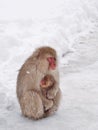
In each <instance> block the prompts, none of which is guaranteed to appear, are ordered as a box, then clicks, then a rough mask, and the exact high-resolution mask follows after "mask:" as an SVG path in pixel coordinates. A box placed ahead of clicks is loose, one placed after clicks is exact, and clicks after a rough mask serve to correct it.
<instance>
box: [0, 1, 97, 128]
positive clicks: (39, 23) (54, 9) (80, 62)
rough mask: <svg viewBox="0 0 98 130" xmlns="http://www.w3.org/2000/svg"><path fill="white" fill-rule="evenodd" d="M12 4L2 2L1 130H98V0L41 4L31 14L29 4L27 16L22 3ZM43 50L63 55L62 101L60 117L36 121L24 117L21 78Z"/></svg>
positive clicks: (0, 3) (60, 61)
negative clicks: (19, 94)
mask: <svg viewBox="0 0 98 130" xmlns="http://www.w3.org/2000/svg"><path fill="white" fill-rule="evenodd" d="M2 2H3V3H2ZM7 2H8V1H6V0H4V1H0V72H1V73H0V130H40V129H41V130H51V129H53V130H60V129H62V130H98V112H97V111H98V1H97V0H85V1H82V0H62V1H61V2H60V1H58V0H57V1H56V0H50V2H45V1H44V0H42V3H39V4H37V3H36V4H35V5H34V2H33V4H32V6H33V7H34V10H33V11H32V10H31V8H32V6H29V5H31V4H30V2H31V1H30V0H29V1H28V3H29V5H28V3H26V1H24V3H25V4H24V5H23V10H22V11H23V12H21V11H20V12H19V10H18V9H21V5H22V2H23V0H20V1H19V0H17V2H16V3H13V1H12V0H9V3H7ZM18 2H20V7H19V8H18ZM37 2H39V1H38V0H37ZM44 2H45V3H44ZM53 2H54V3H53ZM10 4H11V5H10ZM43 4H44V6H42V5H43ZM9 5H10V6H9ZM26 5H27V6H28V8H29V7H30V8H29V10H26V11H27V13H26V11H25V6H26ZM37 5H38V6H37ZM14 7H15V8H14ZM35 7H36V8H35ZM39 7H40V9H39ZM43 7H44V8H43ZM16 8H18V9H17V11H16V12H17V13H16V12H15V9H16ZM36 11H38V12H37V14H36V15H35V12H36ZM30 12H32V13H30ZM39 13H40V14H39ZM45 13H46V14H45ZM13 14H15V15H14V16H13ZM22 14H24V15H22ZM28 14H29V15H28ZM22 16H23V17H22ZM27 16H28V17H27ZM20 18H21V19H20ZM29 18H31V19H29ZM9 19H10V20H9ZM19 19H20V20H19ZM24 19H25V20H24ZM42 45H49V46H52V47H54V48H55V49H56V50H57V52H58V55H59V63H60V66H59V68H60V87H61V90H62V95H63V96H62V102H61V106H60V109H59V111H58V112H57V113H56V114H55V115H53V116H52V117H49V118H46V119H42V120H39V121H33V120H29V119H27V118H24V117H23V116H22V115H21V113H20V108H19V104H18V102H17V98H16V78H17V74H18V70H19V68H20V67H21V65H22V64H23V62H24V61H25V59H26V58H27V57H28V56H29V55H30V54H31V53H32V52H33V51H34V49H35V48H36V47H39V46H42Z"/></svg>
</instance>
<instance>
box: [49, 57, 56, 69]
mask: <svg viewBox="0 0 98 130" xmlns="http://www.w3.org/2000/svg"><path fill="white" fill-rule="evenodd" d="M47 61H48V62H49V69H52V70H55V68H56V58H55V57H52V56H50V57H48V58H47Z"/></svg>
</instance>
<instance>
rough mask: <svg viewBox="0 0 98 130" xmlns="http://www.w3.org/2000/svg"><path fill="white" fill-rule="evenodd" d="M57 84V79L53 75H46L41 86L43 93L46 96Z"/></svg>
mask: <svg viewBox="0 0 98 130" xmlns="http://www.w3.org/2000/svg"><path fill="white" fill-rule="evenodd" d="M54 84H55V80H54V78H53V76H52V75H46V76H45V77H44V78H43V79H42V80H41V82H40V87H41V91H42V95H44V96H45V97H46V98H48V97H47V93H48V91H49V90H50V89H51V88H53V86H54Z"/></svg>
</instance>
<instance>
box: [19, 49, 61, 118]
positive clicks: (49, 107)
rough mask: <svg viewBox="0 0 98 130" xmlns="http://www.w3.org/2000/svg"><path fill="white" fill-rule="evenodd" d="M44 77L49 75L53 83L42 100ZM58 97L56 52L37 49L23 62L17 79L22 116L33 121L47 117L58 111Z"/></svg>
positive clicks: (59, 93) (59, 92)
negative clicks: (41, 85)
mask: <svg viewBox="0 0 98 130" xmlns="http://www.w3.org/2000/svg"><path fill="white" fill-rule="evenodd" d="M46 75H51V76H52V77H53V78H54V79H53V80H54V81H55V83H54V85H53V87H52V88H51V89H50V90H48V93H47V98H44V97H43V94H42V91H41V87H40V84H41V82H42V79H43V78H44V77H45V76H46ZM60 96H61V91H60V88H59V72H58V66H57V54H56V51H55V50H54V49H53V48H51V47H41V48H38V49H37V50H36V51H35V52H34V53H33V54H32V55H31V56H30V57H29V58H28V59H27V60H26V61H25V63H24V64H23V66H22V67H21V69H20V71H19V74H18V77H17V97H18V100H19V104H20V107H21V111H22V114H23V115H24V116H27V117H29V118H33V119H40V118H43V117H47V116H49V115H51V114H53V113H54V112H55V111H56V110H57V109H58V106H59V102H60Z"/></svg>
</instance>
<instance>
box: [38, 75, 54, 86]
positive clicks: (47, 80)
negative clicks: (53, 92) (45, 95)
mask: <svg viewBox="0 0 98 130" xmlns="http://www.w3.org/2000/svg"><path fill="white" fill-rule="evenodd" d="M40 85H41V87H42V88H49V87H51V86H52V85H53V80H52V78H51V77H49V76H45V77H44V78H43V79H42V81H41V84H40Z"/></svg>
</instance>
